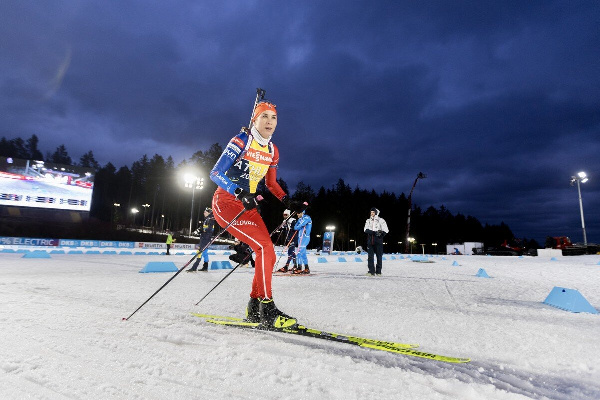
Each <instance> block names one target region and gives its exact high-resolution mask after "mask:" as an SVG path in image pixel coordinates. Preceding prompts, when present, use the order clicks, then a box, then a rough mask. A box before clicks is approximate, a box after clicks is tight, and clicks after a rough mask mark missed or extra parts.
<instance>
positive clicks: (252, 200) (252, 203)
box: [235, 188, 258, 210]
mask: <svg viewBox="0 0 600 400" xmlns="http://www.w3.org/2000/svg"><path fill="white" fill-rule="evenodd" d="M235 198H236V199H238V200H239V201H241V202H242V204H243V205H244V208H245V209H246V210H253V209H255V208H256V207H257V206H258V202H257V201H256V195H254V194H252V193H248V192H246V191H245V190H244V189H242V188H237V189H235Z"/></svg>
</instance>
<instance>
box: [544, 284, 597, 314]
mask: <svg viewBox="0 0 600 400" xmlns="http://www.w3.org/2000/svg"><path fill="white" fill-rule="evenodd" d="M544 304H547V305H549V306H552V307H556V308H560V309H561V310H565V311H570V312H573V313H579V312H587V313H591V314H598V310H596V309H595V308H594V307H592V305H591V304H590V303H589V302H588V301H587V300H586V299H585V297H583V296H582V295H581V293H579V291H577V290H575V289H565V288H562V287H558V286H555V287H554V288H553V289H552V291H551V292H550V294H549V295H548V297H546V300H544Z"/></svg>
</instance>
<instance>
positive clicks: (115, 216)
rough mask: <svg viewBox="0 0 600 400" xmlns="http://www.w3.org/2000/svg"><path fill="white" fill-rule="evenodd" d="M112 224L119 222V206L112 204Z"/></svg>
mask: <svg viewBox="0 0 600 400" xmlns="http://www.w3.org/2000/svg"><path fill="white" fill-rule="evenodd" d="M113 207H114V208H113V222H114V223H115V224H116V223H117V222H118V221H119V213H118V210H119V207H121V204H119V203H113Z"/></svg>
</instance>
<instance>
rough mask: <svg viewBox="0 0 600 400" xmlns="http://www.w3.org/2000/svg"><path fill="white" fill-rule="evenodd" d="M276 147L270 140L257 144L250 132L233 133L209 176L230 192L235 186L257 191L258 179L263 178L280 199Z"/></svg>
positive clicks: (281, 194)
mask: <svg viewBox="0 0 600 400" xmlns="http://www.w3.org/2000/svg"><path fill="white" fill-rule="evenodd" d="M278 164H279V150H278V149H277V146H275V144H273V143H269V144H268V146H264V147H260V146H259V145H257V142H256V141H254V139H253V138H252V135H249V134H248V133H246V132H244V131H242V132H240V133H238V134H237V135H236V136H234V137H233V138H232V139H231V140H230V141H229V143H228V144H227V146H226V147H225V150H223V153H222V154H221V156H220V157H219V160H218V161H217V163H216V164H215V166H214V167H213V169H212V171H210V179H211V180H212V181H213V182H214V183H216V184H217V185H218V186H219V187H220V188H222V189H224V190H226V191H227V192H228V193H229V194H232V195H235V190H236V189H237V188H242V189H244V190H245V191H247V192H249V193H256V187H257V185H258V182H260V180H262V179H263V178H264V179H265V184H266V186H267V188H268V189H269V191H270V192H271V193H272V194H273V195H274V196H275V197H277V198H278V199H279V200H281V199H283V197H284V196H285V195H286V194H285V192H284V191H283V189H282V188H281V186H279V183H277V167H278Z"/></svg>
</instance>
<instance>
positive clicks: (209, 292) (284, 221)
mask: <svg viewBox="0 0 600 400" xmlns="http://www.w3.org/2000/svg"><path fill="white" fill-rule="evenodd" d="M302 205H303V206H304V208H303V210H306V208H307V207H308V203H307V202H304V203H302ZM290 218H292V215H290V216H289V217H287V218H286V219H285V220H283V222H282V223H281V225H279V226H278V227H277V228H275V229H274V230H273V232H271V233H270V234H269V236H273V234H274V233H275V232H277V231H278V230H279V229H281V228H282V227H283V226H284V225H285V224H286V223H287V221H288V220H289V219H290ZM249 256H250V257H252V253H250V254H249ZM247 258H248V256H246V258H245V259H244V261H242V262H241V263H238V265H236V266H235V267H234V268H233V269H232V270H231V271H229V272H228V273H227V275H225V276H224V277H223V279H221V280H220V281H219V282H218V283H217V284H216V285H215V286H213V288H212V289H210V290H209V291H208V293H206V294H205V295H204V297H202V298H201V299H200V300H198V302H197V303H196V304H195V305H198V304H200V302H201V301H202V300H204V299H205V298H206V297H208V295H209V294H211V293H212V291H213V290H215V289H216V288H217V286H219V285H220V284H221V282H223V281H224V280H225V279H227V277H228V276H229V275H231V274H232V273H233V271H235V270H236V269H238V267H239V266H240V265H243V264H244V263H245V262H246V260H247Z"/></svg>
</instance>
